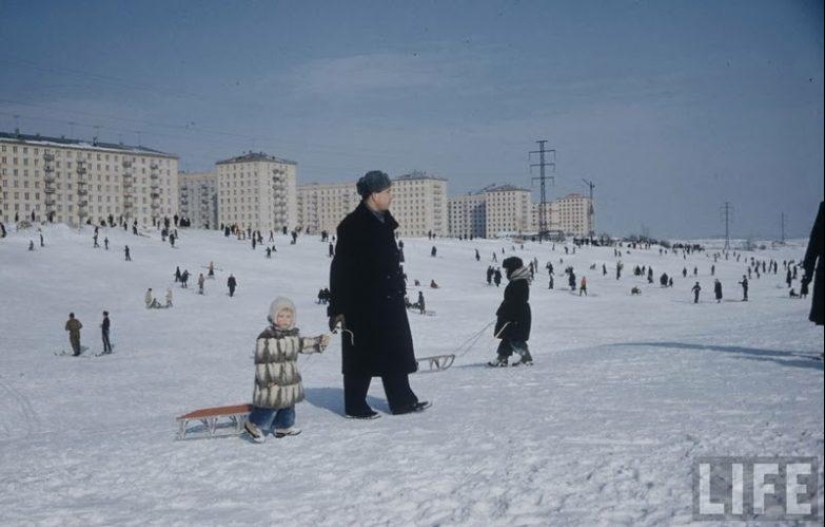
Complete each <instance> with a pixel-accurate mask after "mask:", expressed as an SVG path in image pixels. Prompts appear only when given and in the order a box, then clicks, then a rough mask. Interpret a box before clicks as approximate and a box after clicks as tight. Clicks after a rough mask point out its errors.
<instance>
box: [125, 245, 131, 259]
mask: <svg viewBox="0 0 825 527" xmlns="http://www.w3.org/2000/svg"><path fill="white" fill-rule="evenodd" d="M123 254H124V256H125V257H126V261H127V262H131V261H132V254H131V252H130V251H129V246H128V245H127V246H126V247H124V248H123Z"/></svg>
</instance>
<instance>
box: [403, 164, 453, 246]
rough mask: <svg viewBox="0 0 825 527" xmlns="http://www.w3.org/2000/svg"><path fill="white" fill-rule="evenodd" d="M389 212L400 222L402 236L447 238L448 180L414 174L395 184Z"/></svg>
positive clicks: (421, 173) (418, 173) (423, 174)
mask: <svg viewBox="0 0 825 527" xmlns="http://www.w3.org/2000/svg"><path fill="white" fill-rule="evenodd" d="M392 191H393V201H392V206H391V207H390V211H391V212H392V215H393V216H394V217H395V219H396V220H397V221H398V225H399V226H398V234H399V235H401V236H413V237H415V236H427V234H429V233H430V232H432V233H433V234H437V235H438V236H447V233H448V232H449V225H448V216H447V213H448V210H447V180H446V179H444V178H440V177H436V176H430V175H427V174H425V173H423V172H413V173H411V174H407V175H405V176H401V177H398V178H395V179H394V180H393V182H392Z"/></svg>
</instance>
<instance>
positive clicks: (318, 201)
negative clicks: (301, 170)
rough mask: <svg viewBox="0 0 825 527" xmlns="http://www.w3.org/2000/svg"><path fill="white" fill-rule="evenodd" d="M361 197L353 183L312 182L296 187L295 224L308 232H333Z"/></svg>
mask: <svg viewBox="0 0 825 527" xmlns="http://www.w3.org/2000/svg"><path fill="white" fill-rule="evenodd" d="M360 202H361V197H360V196H359V195H358V191H357V190H356V189H355V183H311V184H309V185H301V186H299V187H298V225H300V226H301V227H303V229H304V231H305V232H307V233H308V234H317V233H319V232H321V231H327V232H328V233H330V234H334V233H335V230H336V229H337V228H338V224H339V223H341V220H343V219H344V216H346V215H347V214H349V213H350V212H352V210H353V209H355V207H357V206H358V203H360Z"/></svg>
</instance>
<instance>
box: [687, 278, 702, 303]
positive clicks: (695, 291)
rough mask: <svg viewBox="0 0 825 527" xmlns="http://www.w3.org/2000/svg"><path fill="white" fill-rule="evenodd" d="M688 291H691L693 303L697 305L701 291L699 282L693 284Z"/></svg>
mask: <svg viewBox="0 0 825 527" xmlns="http://www.w3.org/2000/svg"><path fill="white" fill-rule="evenodd" d="M690 290H691V291H693V303H694V304H698V303H699V293H700V292H701V291H702V286H700V285H699V282H696V283H695V284H693V287H691V288H690Z"/></svg>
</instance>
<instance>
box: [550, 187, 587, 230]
mask: <svg viewBox="0 0 825 527" xmlns="http://www.w3.org/2000/svg"><path fill="white" fill-rule="evenodd" d="M591 206H592V203H591V202H590V198H588V197H585V196H582V195H581V194H578V193H573V194H568V195H567V196H564V197H563V198H560V199H558V200H556V201H554V202H553V216H554V218H555V219H556V222H557V223H555V225H557V228H558V230H560V231H562V232H564V233H565V234H567V235H570V236H576V237H585V236H588V235H589V234H590V231H592V230H593V226H592V225H591V222H592V218H593V215H591V214H590V207H591Z"/></svg>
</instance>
